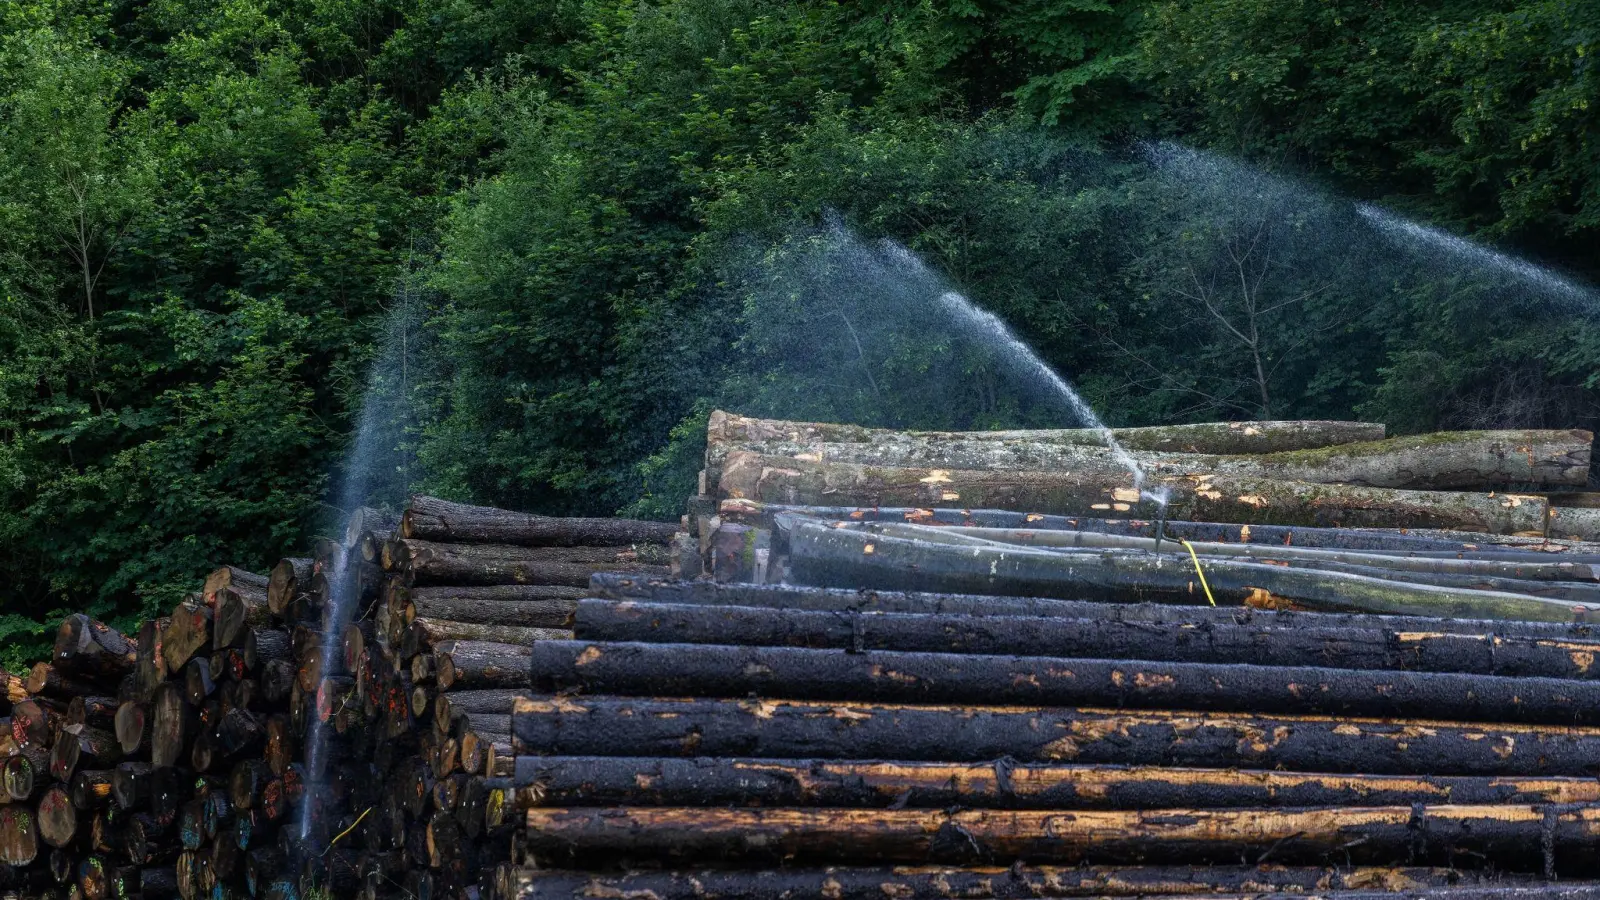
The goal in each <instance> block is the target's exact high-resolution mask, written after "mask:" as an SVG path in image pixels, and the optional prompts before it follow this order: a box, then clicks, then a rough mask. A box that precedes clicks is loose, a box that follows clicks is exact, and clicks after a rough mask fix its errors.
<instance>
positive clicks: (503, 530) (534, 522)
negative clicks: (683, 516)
mask: <svg viewBox="0 0 1600 900" xmlns="http://www.w3.org/2000/svg"><path fill="white" fill-rule="evenodd" d="M676 531H677V526H676V525H675V524H672V523H667V522H641V521H635V520H631V519H580V518H551V517H547V516H536V515H531V514H528V513H518V512H510V511H508V510H503V509H493V508H490V507H486V506H468V505H466V504H463V503H452V502H450V501H447V500H439V499H437V498H434V497H425V496H420V495H419V496H413V497H412V498H411V505H410V506H409V507H407V509H406V511H405V514H404V515H403V516H402V517H401V520H400V533H401V535H402V536H404V537H407V538H416V539H420V540H428V541H464V542H471V543H495V544H520V545H523V546H529V547H582V546H589V547H616V546H624V545H629V544H666V543H669V542H670V541H671V540H672V535H673V534H674V533H675V532H676Z"/></svg>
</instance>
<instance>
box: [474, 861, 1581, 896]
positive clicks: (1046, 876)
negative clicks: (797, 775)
mask: <svg viewBox="0 0 1600 900" xmlns="http://www.w3.org/2000/svg"><path fill="white" fill-rule="evenodd" d="M497 880H499V881H501V882H502V883H500V885H499V887H498V889H499V891H500V892H501V896H502V897H505V898H507V900H512V898H516V900H558V898H559V900H566V898H571V897H638V898H646V897H647V898H650V900H793V898H799V897H828V898H829V900H884V898H886V897H920V898H930V900H1034V898H1040V897H1123V896H1129V897H1131V896H1139V897H1167V896H1169V895H1170V896H1178V895H1191V894H1212V893H1215V894H1220V895H1226V896H1234V895H1239V896H1256V895H1263V896H1272V897H1283V898H1284V900H1293V898H1291V897H1290V896H1289V895H1290V894H1293V893H1304V894H1322V893H1325V892H1348V891H1374V890H1376V891H1391V890H1396V891H1399V890H1403V891H1420V890H1423V889H1426V888H1441V889H1448V890H1449V891H1450V893H1448V894H1444V895H1442V896H1444V897H1447V898H1449V900H1530V898H1526V897H1517V896H1514V895H1512V896H1499V895H1497V894H1496V893H1490V892H1491V891H1493V892H1498V891H1501V890H1502V889H1504V888H1509V887H1513V886H1515V885H1517V884H1519V883H1526V882H1525V880H1524V879H1519V878H1516V877H1514V876H1508V875H1505V874H1503V873H1497V874H1493V875H1489V874H1482V873H1475V872H1471V871H1463V870H1460V869H1456V868H1436V869H1428V868H1422V867H1407V868H1378V867H1361V866H1355V867H1352V866H1339V865H1330V866H1328V867H1310V868H1308V867H1298V868H1297V867H1290V866H1279V865H1262V866H1242V865H1223V866H1195V867H1188V866H1131V867H1110V866H1077V867H1072V868H1057V867H1035V866H1023V865H1015V866H1004V867H1002V866H994V867H966V868H946V867H939V866H919V867H916V868H902V867H894V868H889V867H884V868H855V867H846V866H829V867H827V868H811V869H807V868H790V867H785V868H782V869H771V870H750V869H694V870H686V871H685V870H680V871H668V872H660V871H640V872H628V873H625V874H621V875H617V874H606V873H600V872H572V871H561V870H550V869H545V870H539V869H534V868H531V867H529V868H524V867H517V868H512V869H508V871H507V873H506V877H505V878H504V879H503V880H501V879H497ZM1478 888H1482V890H1481V891H1476V889H1478ZM1536 890H1552V891H1554V890H1557V889H1556V888H1555V887H1553V886H1543V887H1540V888H1536ZM1584 890H1589V888H1587V887H1585V888H1584ZM1475 891H1476V892H1475ZM1335 896H1338V897H1346V896H1351V895H1347V894H1345V893H1337V894H1335ZM1388 896H1390V897H1400V896H1407V897H1410V896H1413V895H1411V894H1406V895H1400V894H1390V895H1388ZM1368 900H1370V898H1368ZM1569 900H1589V898H1586V897H1585V898H1579V897H1573V898H1569Z"/></svg>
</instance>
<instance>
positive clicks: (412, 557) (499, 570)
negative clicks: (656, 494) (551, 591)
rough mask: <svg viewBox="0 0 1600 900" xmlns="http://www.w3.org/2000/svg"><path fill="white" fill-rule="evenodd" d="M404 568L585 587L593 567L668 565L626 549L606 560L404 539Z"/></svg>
mask: <svg viewBox="0 0 1600 900" xmlns="http://www.w3.org/2000/svg"><path fill="white" fill-rule="evenodd" d="M405 545H406V557H405V562H404V569H403V571H404V573H405V575H406V576H407V577H408V578H409V579H411V581H412V582H414V583H415V584H422V585H427V584H450V585H497V584H517V585H523V584H533V585H545V584H548V585H567V586H570V587H583V586H585V585H587V584H588V583H589V576H590V575H593V574H594V573H595V572H615V571H642V572H653V573H655V574H661V575H665V574H666V567H665V566H660V565H656V566H652V565H647V564H643V563H640V562H638V561H637V554H635V553H633V551H627V552H626V553H624V554H619V556H622V557H626V558H618V559H614V560H611V561H605V562H598V561H597V562H563V561H552V560H547V559H542V558H540V557H539V556H537V555H536V554H535V551H533V550H530V549H529V548H527V547H520V546H515V545H510V544H446V543H433V542H428V541H416V540H411V541H406V542H405Z"/></svg>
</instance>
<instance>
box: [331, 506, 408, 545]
mask: <svg viewBox="0 0 1600 900" xmlns="http://www.w3.org/2000/svg"><path fill="white" fill-rule="evenodd" d="M399 527H400V515H399V514H398V513H395V512H391V511H389V510H386V509H375V508H373V507H371V506H360V507H357V508H356V510H355V512H352V513H351V514H350V518H349V519H347V520H345V527H344V545H345V546H346V547H355V546H357V545H359V544H360V543H361V538H362V537H363V536H364V535H368V534H377V535H382V536H387V535H389V534H392V533H393V532H394V531H395V530H396V529H397V528H399Z"/></svg>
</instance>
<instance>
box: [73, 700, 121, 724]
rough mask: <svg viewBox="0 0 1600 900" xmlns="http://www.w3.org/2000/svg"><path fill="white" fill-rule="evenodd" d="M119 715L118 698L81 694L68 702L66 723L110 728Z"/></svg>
mask: <svg viewBox="0 0 1600 900" xmlns="http://www.w3.org/2000/svg"><path fill="white" fill-rule="evenodd" d="M116 717H117V698H115V697H94V696H88V695H83V694H80V695H78V696H76V697H73V698H72V699H71V700H70V701H68V703H67V713H66V718H65V721H66V724H68V725H89V726H92V727H94V728H101V729H107V730H109V729H110V728H111V727H112V725H113V723H114V721H115V720H116Z"/></svg>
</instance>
